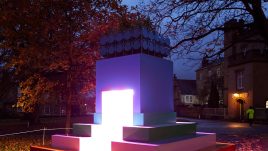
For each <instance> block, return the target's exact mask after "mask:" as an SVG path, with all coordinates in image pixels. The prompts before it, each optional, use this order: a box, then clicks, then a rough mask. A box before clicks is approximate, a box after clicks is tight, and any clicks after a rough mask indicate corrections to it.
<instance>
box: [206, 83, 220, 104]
mask: <svg viewBox="0 0 268 151" xmlns="http://www.w3.org/2000/svg"><path fill="white" fill-rule="evenodd" d="M208 107H211V108H217V107H219V92H218V89H217V85H216V84H215V82H213V81H212V82H211V87H210V93H209V98H208Z"/></svg>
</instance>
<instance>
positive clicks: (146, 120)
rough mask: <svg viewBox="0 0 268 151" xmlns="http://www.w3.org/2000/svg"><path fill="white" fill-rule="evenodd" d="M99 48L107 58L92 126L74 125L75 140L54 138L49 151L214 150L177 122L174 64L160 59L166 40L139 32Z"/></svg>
mask: <svg viewBox="0 0 268 151" xmlns="http://www.w3.org/2000/svg"><path fill="white" fill-rule="evenodd" d="M163 41H164V42H163ZM150 43H153V44H150ZM101 45H102V47H101V54H102V56H104V57H106V58H105V59H101V60H99V61H97V65H96V113H95V114H94V124H82V123H76V124H74V126H73V133H74V136H64V135H53V136H52V147H55V148H61V149H66V150H79V151H177V150H187V151H191V150H198V149H202V148H205V147H208V146H212V145H215V143H216V135H215V134H207V133H198V132H196V124H195V123H191V122H176V114H175V112H174V111H173V64H172V62H171V61H168V60H165V59H162V58H161V57H164V56H167V54H168V53H169V49H167V48H168V45H169V40H168V39H165V38H163V37H161V36H159V35H157V34H155V33H151V32H149V31H148V30H146V29H142V28H141V29H134V30H131V31H127V32H124V33H117V34H111V35H108V36H105V37H103V38H102V40H101ZM113 56H116V57H113ZM156 56H158V57H156Z"/></svg>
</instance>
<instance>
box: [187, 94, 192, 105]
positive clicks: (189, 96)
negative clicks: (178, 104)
mask: <svg viewBox="0 0 268 151" xmlns="http://www.w3.org/2000/svg"><path fill="white" fill-rule="evenodd" d="M192 102H193V97H192V96H191V95H186V96H185V103H192Z"/></svg>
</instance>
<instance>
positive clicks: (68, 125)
mask: <svg viewBox="0 0 268 151" xmlns="http://www.w3.org/2000/svg"><path fill="white" fill-rule="evenodd" d="M71 79H72V77H71V71H70V69H69V72H67V91H68V93H67V102H66V122H65V128H66V130H65V134H66V135H69V133H70V128H71V113H72V105H71V103H72V89H71V83H72V80H71Z"/></svg>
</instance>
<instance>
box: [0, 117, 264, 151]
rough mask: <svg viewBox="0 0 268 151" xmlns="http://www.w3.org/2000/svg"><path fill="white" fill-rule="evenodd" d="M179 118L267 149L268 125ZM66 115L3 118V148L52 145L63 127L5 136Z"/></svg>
mask: <svg viewBox="0 0 268 151" xmlns="http://www.w3.org/2000/svg"><path fill="white" fill-rule="evenodd" d="M89 120H90V119H89V118H87V117H76V118H73V121H74V122H86V121H89ZM178 120H183V121H184V120H185V121H193V122H196V123H197V125H198V126H197V131H201V132H212V133H217V141H219V142H228V143H234V144H236V148H237V151H268V125H261V124H255V125H254V126H253V127H249V126H248V124H247V123H238V122H227V121H213V120H198V119H187V118H179V119H178ZM64 122H65V121H64V118H50V119H42V120H41V124H39V125H35V126H29V127H28V125H27V122H25V121H4V122H3V121H0V151H28V150H29V146H30V145H42V144H43V136H45V137H44V144H45V145H50V143H51V135H53V134H59V133H62V134H63V133H64V130H46V131H45V135H43V134H44V131H42V130H40V131H36V132H29V133H25V134H17V135H11V136H3V135H4V134H8V133H16V132H23V131H31V130H39V129H43V128H44V127H46V128H47V129H50V128H62V127H64Z"/></svg>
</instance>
